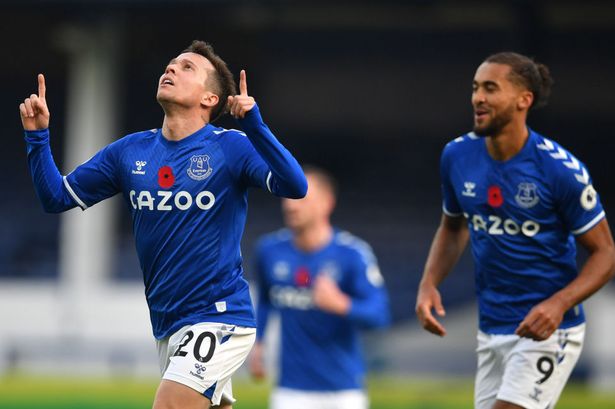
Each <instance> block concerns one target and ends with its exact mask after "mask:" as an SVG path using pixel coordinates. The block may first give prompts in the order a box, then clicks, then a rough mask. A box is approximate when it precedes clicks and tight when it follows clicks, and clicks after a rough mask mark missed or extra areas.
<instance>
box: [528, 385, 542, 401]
mask: <svg viewBox="0 0 615 409" xmlns="http://www.w3.org/2000/svg"><path fill="white" fill-rule="evenodd" d="M541 393H542V391H541V390H540V389H538V388H537V387H535V386H534V394H533V395H531V394H530V395H529V396H530V398H532V399H534V400H535V401H536V402H540V398H539V395H540V394H541Z"/></svg>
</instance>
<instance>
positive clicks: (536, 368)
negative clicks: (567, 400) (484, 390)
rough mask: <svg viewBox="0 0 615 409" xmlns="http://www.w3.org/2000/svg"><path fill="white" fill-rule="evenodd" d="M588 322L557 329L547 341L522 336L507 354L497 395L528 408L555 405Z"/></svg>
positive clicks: (501, 398) (576, 354) (503, 399)
mask: <svg viewBox="0 0 615 409" xmlns="http://www.w3.org/2000/svg"><path fill="white" fill-rule="evenodd" d="M584 334H585V325H584V324H582V325H580V326H577V327H573V328H569V329H562V330H557V331H556V332H555V333H554V334H553V335H552V336H551V337H550V338H549V339H547V340H545V341H540V342H537V341H533V340H530V339H526V338H521V339H519V341H518V343H517V345H516V346H515V348H514V349H513V351H511V353H510V355H509V356H508V358H507V362H506V369H505V371H504V377H503V379H502V386H501V387H500V390H499V392H498V396H497V399H498V400H502V401H505V402H510V403H513V404H516V405H519V406H521V407H523V408H526V409H542V408H545V407H554V406H555V403H556V402H557V400H558V398H559V395H560V394H561V392H562V390H563V389H564V386H565V385H566V382H567V381H568V378H569V377H570V373H571V372H572V370H573V368H574V366H575V365H576V363H577V361H578V359H579V356H580V354H581V349H582V347H583V338H584Z"/></svg>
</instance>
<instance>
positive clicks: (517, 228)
mask: <svg viewBox="0 0 615 409" xmlns="http://www.w3.org/2000/svg"><path fill="white" fill-rule="evenodd" d="M465 216H466V218H467V219H468V220H469V222H470V223H471V224H472V228H473V229H474V231H480V230H482V231H484V232H486V233H487V234H491V235H494V236H500V235H503V234H508V235H510V236H516V235H518V234H523V235H524V236H526V237H534V236H535V235H536V234H538V232H539V231H540V224H538V223H537V222H535V221H533V220H526V221H524V222H523V223H517V222H516V221H514V220H512V219H502V218H501V217H499V216H495V215H491V216H489V217H487V218H486V219H485V218H484V217H483V216H481V215H480V214H475V215H472V216H470V215H467V214H466V215H465Z"/></svg>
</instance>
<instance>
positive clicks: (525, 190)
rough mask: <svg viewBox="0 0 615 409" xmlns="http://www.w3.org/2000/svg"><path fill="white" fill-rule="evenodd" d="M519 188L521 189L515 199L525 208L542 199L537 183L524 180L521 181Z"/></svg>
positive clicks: (534, 204)
mask: <svg viewBox="0 0 615 409" xmlns="http://www.w3.org/2000/svg"><path fill="white" fill-rule="evenodd" d="M518 188H519V190H518V191H517V194H516V195H515V201H516V202H517V204H518V205H519V206H521V207H523V208H524V209H529V208H531V207H534V206H536V204H538V202H539V200H540V199H539V198H538V193H537V190H538V188H537V187H536V185H535V184H533V183H529V182H522V183H519V186H518Z"/></svg>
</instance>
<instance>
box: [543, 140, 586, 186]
mask: <svg viewBox="0 0 615 409" xmlns="http://www.w3.org/2000/svg"><path fill="white" fill-rule="evenodd" d="M532 134H533V135H532V140H531V143H533V145H534V146H533V149H534V151H535V155H536V158H537V160H538V161H539V163H540V164H541V167H542V168H543V169H545V170H546V171H548V172H549V174H550V176H552V177H553V178H555V179H556V180H576V181H578V182H579V183H582V184H585V185H587V184H588V183H589V173H588V171H587V168H586V167H585V164H584V163H583V162H581V161H580V160H579V159H577V157H576V156H574V155H573V154H572V153H571V152H570V151H568V150H567V149H565V148H564V147H563V146H561V145H560V144H559V143H557V142H555V141H553V140H552V139H549V138H546V137H544V136H542V135H540V134H538V133H536V132H534V131H532Z"/></svg>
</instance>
